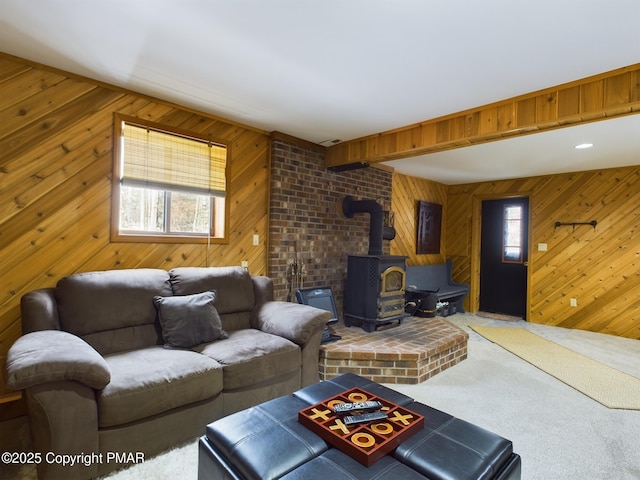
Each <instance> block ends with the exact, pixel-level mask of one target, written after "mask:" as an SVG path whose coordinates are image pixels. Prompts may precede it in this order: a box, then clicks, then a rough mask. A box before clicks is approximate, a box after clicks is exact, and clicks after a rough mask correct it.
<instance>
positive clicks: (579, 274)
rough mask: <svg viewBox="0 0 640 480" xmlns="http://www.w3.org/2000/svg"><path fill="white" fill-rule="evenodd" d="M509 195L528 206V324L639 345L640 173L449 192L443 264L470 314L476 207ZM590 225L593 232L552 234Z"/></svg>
mask: <svg viewBox="0 0 640 480" xmlns="http://www.w3.org/2000/svg"><path fill="white" fill-rule="evenodd" d="M515 195H528V196H529V198H530V232H529V234H530V254H529V303H528V310H529V313H528V318H527V319H528V320H529V321H532V322H536V323H544V324H547V325H555V326H560V327H567V328H578V329H583V330H591V331H595V332H602V333H609V334H613V335H619V336H624V337H629V338H636V339H640V208H638V205H640V167H628V168H615V169H607V170H598V171H588V172H579V173H572V174H562V175H551V176H541V177H533V178H525V179H517V180H505V181H498V182H485V183H478V184H468V185H458V186H450V187H449V188H448V200H447V217H446V218H447V222H446V223H447V237H446V238H447V242H446V243H447V256H448V257H450V258H452V259H453V260H454V262H455V264H456V266H457V269H456V272H455V274H456V279H457V280H458V281H462V282H465V283H470V284H471V297H472V298H471V299H470V301H471V305H472V306H471V309H472V311H473V305H474V301H475V302H476V303H475V305H476V308H477V295H478V293H479V288H478V281H477V274H478V270H477V269H478V264H479V262H478V261H477V259H476V258H474V254H475V255H477V252H479V240H478V236H479V231H480V230H479V220H480V219H479V206H480V203H481V201H482V200H483V199H489V198H501V197H506V196H515ZM592 220H596V221H597V222H598V224H597V226H596V228H595V229H594V228H593V227H591V226H578V227H576V228H575V229H573V228H572V227H558V228H555V227H554V224H555V222H557V221H559V222H590V221H592ZM538 243H546V244H547V246H548V250H547V251H538V250H537V245H538ZM570 298H576V299H577V303H578V306H577V307H571V306H570V305H569V299H570Z"/></svg>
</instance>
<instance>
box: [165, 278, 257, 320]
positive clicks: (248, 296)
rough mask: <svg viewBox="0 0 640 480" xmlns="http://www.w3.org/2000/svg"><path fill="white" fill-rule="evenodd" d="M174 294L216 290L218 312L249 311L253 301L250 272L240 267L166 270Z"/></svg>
mask: <svg viewBox="0 0 640 480" xmlns="http://www.w3.org/2000/svg"><path fill="white" fill-rule="evenodd" d="M169 278H170V281H171V287H172V288H173V294H174V295H191V294H194V293H200V292H205V291H213V290H215V291H216V292H217V299H216V309H217V310H218V313H220V315H224V314H227V313H234V312H244V311H251V310H252V309H253V307H254V305H255V295H254V292H253V282H252V281H251V275H249V272H248V271H247V270H246V269H244V268H242V267H209V268H202V267H179V268H174V269H173V270H170V271H169Z"/></svg>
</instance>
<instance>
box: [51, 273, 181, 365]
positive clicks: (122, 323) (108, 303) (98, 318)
mask: <svg viewBox="0 0 640 480" xmlns="http://www.w3.org/2000/svg"><path fill="white" fill-rule="evenodd" d="M156 295H162V296H170V295H173V292H172V290H171V284H170V283H169V274H168V273H167V272H166V271H165V270H158V269H147V268H141V269H130V270H109V271H104V272H87V273H79V274H76V275H71V276H69V277H65V278H63V279H61V280H60V281H59V282H58V284H57V286H56V289H55V297H56V301H57V304H58V313H59V316H60V326H61V328H62V330H66V331H68V332H70V333H73V334H75V335H78V336H80V337H82V338H83V339H85V340H86V341H87V342H89V343H90V344H91V345H92V346H94V347H95V348H96V349H97V350H98V351H99V352H100V353H102V354H107V353H112V352H115V351H125V350H131V349H134V348H139V347H146V346H151V345H156V344H158V343H160V342H161V338H160V329H159V327H158V323H157V321H156V309H155V308H154V306H153V297H154V296H156ZM131 328H133V329H135V335H132V334H131V333H130V332H129V331H127V333H126V334H125V335H114V333H113V332H117V331H118V330H120V329H131ZM103 334H104V335H106V336H108V338H102V336H104V335H103Z"/></svg>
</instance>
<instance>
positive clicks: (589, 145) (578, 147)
mask: <svg viewBox="0 0 640 480" xmlns="http://www.w3.org/2000/svg"><path fill="white" fill-rule="evenodd" d="M591 147H593V143H581V144H580V145H576V146H575V147H573V148H576V149H578V150H582V149H584V148H591Z"/></svg>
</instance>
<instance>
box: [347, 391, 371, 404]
mask: <svg viewBox="0 0 640 480" xmlns="http://www.w3.org/2000/svg"><path fill="white" fill-rule="evenodd" d="M349 400H351V401H352V402H366V401H367V400H368V397H367V396H366V395H365V394H364V393H359V392H353V393H350V394H349Z"/></svg>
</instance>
